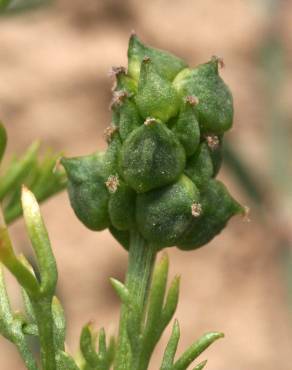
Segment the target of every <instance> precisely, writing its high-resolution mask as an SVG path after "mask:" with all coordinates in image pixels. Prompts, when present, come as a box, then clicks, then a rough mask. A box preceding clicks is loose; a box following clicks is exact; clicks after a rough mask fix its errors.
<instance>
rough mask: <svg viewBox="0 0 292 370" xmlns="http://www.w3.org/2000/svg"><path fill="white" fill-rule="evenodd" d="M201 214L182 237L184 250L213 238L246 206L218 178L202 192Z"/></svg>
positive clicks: (181, 243)
mask: <svg viewBox="0 0 292 370" xmlns="http://www.w3.org/2000/svg"><path fill="white" fill-rule="evenodd" d="M200 202H201V215H200V216H199V217H197V218H193V219H192V221H191V223H190V224H189V225H188V227H187V229H186V230H185V232H184V235H183V236H182V237H181V239H180V241H179V243H178V247H179V248H180V249H183V250H192V249H195V248H198V247H200V246H202V245H204V244H206V243H208V242H209V241H210V240H212V239H213V238H214V237H215V236H216V235H217V234H219V233H220V232H221V230H222V229H223V228H224V227H225V226H226V224H227V222H228V221H229V219H230V218H231V217H232V216H234V215H236V214H239V213H242V214H243V213H244V208H243V207H242V206H241V205H240V204H239V203H237V202H236V201H235V200H234V199H233V198H232V197H231V196H230V194H229V193H228V191H227V189H226V187H225V186H224V185H223V184H222V183H221V182H219V181H217V180H210V181H209V182H208V183H207V184H206V187H204V189H202V192H201V200H200Z"/></svg>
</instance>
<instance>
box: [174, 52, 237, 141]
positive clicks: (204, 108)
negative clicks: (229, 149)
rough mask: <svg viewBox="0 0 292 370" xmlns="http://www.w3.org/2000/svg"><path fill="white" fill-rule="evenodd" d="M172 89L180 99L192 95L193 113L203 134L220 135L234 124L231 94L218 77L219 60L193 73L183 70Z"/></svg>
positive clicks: (191, 70) (204, 65) (200, 66)
mask: <svg viewBox="0 0 292 370" xmlns="http://www.w3.org/2000/svg"><path fill="white" fill-rule="evenodd" d="M173 86H174V87H175V89H176V90H177V91H178V93H179V94H181V95H182V96H185V95H195V96H196V97H197V98H198V99H199V103H198V104H197V105H196V107H195V109H196V113H197V115H198V120H199V123H200V127H201V130H202V132H203V133H207V134H208V133H213V134H222V133H224V132H225V131H227V130H229V129H230V128H231V126H232V121H233V99H232V95H231V92H230V90H229V88H228V87H227V85H226V84H225V83H224V81H223V80H222V79H221V77H220V76H219V74H218V58H213V59H212V60H211V61H210V62H208V63H205V64H201V65H199V66H198V67H196V68H194V69H189V68H187V69H184V70H182V71H181V72H180V73H179V74H178V75H177V76H176V78H175V80H174V82H173Z"/></svg>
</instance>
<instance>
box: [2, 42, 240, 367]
mask: <svg viewBox="0 0 292 370" xmlns="http://www.w3.org/2000/svg"><path fill="white" fill-rule="evenodd" d="M221 65H222V61H221V60H220V58H217V57H213V58H212V59H211V60H210V61H209V62H207V63H205V64H201V65H199V66H197V67H195V68H189V67H188V66H187V64H186V63H185V62H184V61H183V60H181V59H179V58H177V57H176V56H174V55H172V54H170V53H168V52H165V51H161V50H157V49H153V48H150V47H147V46H145V45H144V44H142V43H141V41H140V40H139V39H138V38H137V36H136V35H132V36H131V38H130V41H129V49H128V68H127V69H126V68H123V67H116V68H113V69H112V74H113V75H114V78H115V86H114V88H113V98H112V102H111V110H112V124H111V126H110V127H109V128H108V129H107V130H106V133H105V134H106V139H107V142H108V148H107V150H106V151H105V152H98V151H97V152H95V153H93V154H91V155H87V156H84V157H75V158H62V159H61V164H62V165H63V168H64V169H65V172H66V176H65V173H64V171H62V169H60V168H59V169H58V167H57V169H56V168H55V169H54V163H55V159H56V155H54V154H52V153H51V154H49V155H48V157H47V158H45V160H43V162H42V163H38V160H37V158H36V150H37V149H36V148H35V147H33V148H30V149H29V151H28V153H26V154H25V155H24V157H23V158H20V159H18V160H15V161H13V162H12V163H11V164H10V166H9V167H8V169H7V170H6V172H4V174H3V175H2V177H1V183H0V199H1V202H2V209H3V217H2V218H1V224H0V259H1V261H2V264H4V265H5V266H6V267H7V268H8V269H9V270H10V272H11V273H12V274H13V275H14V276H15V278H16V279H17V280H18V282H19V284H20V286H21V288H22V294H23V300H24V304H25V311H26V312H24V313H20V312H13V311H12V309H11V307H10V303H9V298H8V296H7V292H6V288H5V283H4V279H3V277H1V279H0V332H1V334H2V335H3V336H4V337H5V338H7V339H8V340H10V341H11V342H12V343H14V344H15V345H16V347H17V349H18V351H19V353H20V354H21V356H22V358H23V360H24V363H25V366H26V367H27V369H29V370H36V369H43V370H65V369H69V370H78V369H84V370H93V369H96V370H109V369H112V368H113V369H114V370H146V369H149V366H150V365H149V363H150V360H151V356H152V353H153V351H154V349H155V347H156V345H157V343H158V341H159V339H160V337H161V335H162V333H163V332H164V329H165V328H166V326H167V325H168V324H169V323H170V321H171V320H172V318H173V315H174V312H175V310H176V306H177V303H178V295H179V277H175V278H174V280H173V281H172V282H171V284H170V286H169V288H168V290H167V289H166V286H167V275H168V258H167V256H166V255H164V256H163V257H162V259H161V260H160V262H158V263H157V264H156V265H155V259H156V255H157V252H158V251H160V250H162V249H163V248H166V247H178V248H179V249H181V250H183V251H191V250H195V249H197V248H199V247H202V246H204V245H206V244H207V243H208V242H209V241H210V240H212V239H213V238H214V237H215V236H216V235H217V234H218V233H219V232H221V230H222V229H223V228H224V227H225V226H226V224H227V222H228V220H229V219H230V218H231V217H232V216H233V215H235V214H238V213H243V212H244V209H243V207H242V206H240V205H239V204H238V203H237V202H236V201H235V200H234V199H233V198H232V197H231V196H230V194H229V193H228V191H227V189H226V187H225V186H224V185H223V184H222V183H221V182H220V181H218V180H216V179H215V178H216V176H217V174H218V172H219V170H220V166H221V162H222V144H223V137H224V134H225V132H226V131H227V130H229V129H230V128H231V125H232V119H233V103H232V95H231V93H230V91H229V89H228V87H227V86H226V85H225V83H224V82H223V80H222V79H221V77H220V75H219V68H220V66H221ZM5 145H6V133H5V130H4V128H3V126H0V157H2V155H3V153H4V150H5ZM27 163H29V167H28V164H27ZM32 163H33V164H34V166H32ZM28 168H32V170H30V171H29V170H28ZM66 177H67V188H68V193H69V198H70V202H71V206H72V208H73V210H74V211H75V213H76V215H77V217H78V218H79V220H80V221H81V222H82V223H83V224H84V225H86V226H87V227H88V228H89V229H91V230H94V231H99V230H103V229H106V228H108V229H109V230H110V232H111V234H112V235H113V237H114V238H116V239H117V240H118V242H119V243H120V244H121V245H122V246H123V247H124V248H125V249H126V250H127V251H128V256H129V260H128V271H127V274H126V278H125V281H124V282H120V281H118V280H116V279H113V278H112V279H111V283H112V286H113V288H114V289H115V291H116V293H117V295H118V296H119V298H120V300H121V314H120V323H119V331H118V335H117V337H116V338H114V337H112V338H110V339H109V340H107V339H106V334H105V331H104V330H103V329H100V330H99V332H98V333H95V331H94V328H93V327H92V325H91V324H88V325H85V326H84V328H83V330H82V332H81V336H80V353H78V355H77V356H73V355H72V354H71V353H69V352H68V350H67V348H66V347H65V328H66V325H65V319H64V313H63V309H62V306H61V303H60V302H59V301H58V299H57V298H56V297H55V289H56V284H57V269H56V263H55V259H54V255H53V253H52V250H51V246H50V242H49V238H48V234H47V231H46V228H45V226H44V222H43V220H42V217H41V215H40V210H39V207H38V203H37V200H39V201H41V200H44V199H46V198H47V197H49V196H51V195H52V194H54V193H55V192H57V191H59V190H61V189H62V188H63V187H64V186H65V185H66ZM23 183H25V185H26V187H23V188H22V191H21V189H20V188H21V184H23ZM27 187H29V188H30V189H31V190H32V191H33V192H34V193H35V196H36V197H35V196H34V195H33V193H32V192H31V191H30V190H28V189H27ZM36 199H37V200H36ZM21 208H22V210H23V216H24V220H25V223H26V228H27V232H28V236H29V238H30V240H31V244H32V247H33V249H34V251H35V256H36V260H37V267H35V268H33V267H32V266H31V265H30V264H29V262H28V261H27V260H26V259H25V257H24V256H18V255H16V253H15V251H14V249H13V247H12V243H11V240H10V236H9V234H8V230H7V227H6V224H8V223H9V222H12V221H13V220H14V219H16V218H17V217H19V215H20V214H21ZM194 257H195V256H194ZM1 276H2V275H1ZM29 336H34V337H36V338H37V339H38V341H39V347H40V356H36V357H35V356H34V355H33V353H32V350H31V348H30V346H29V341H28V338H29ZM221 337H223V334H222V333H217V332H210V333H207V334H204V335H203V336H202V337H200V338H199V339H198V340H197V341H196V342H194V343H193V344H192V345H191V346H190V347H189V348H188V349H186V351H185V352H183V353H182V354H181V355H180V356H177V355H176V350H177V346H178V342H179V338H180V329H179V324H178V322H177V321H174V323H173V329H172V333H171V336H170V339H169V341H168V344H167V346H166V349H165V352H164V355H163V356H162V361H161V366H160V367H159V369H160V370H185V369H188V368H189V366H190V365H191V364H193V362H194V360H195V359H196V358H197V357H198V356H199V355H200V354H201V353H202V352H203V351H204V350H205V349H206V348H207V347H208V346H209V345H210V344H212V343H213V342H214V341H215V340H217V339H219V338H221ZM38 357H39V358H38ZM205 365H206V361H204V362H200V363H199V364H197V365H193V366H195V367H194V368H193V369H194V370H200V369H203V368H204V367H205Z"/></svg>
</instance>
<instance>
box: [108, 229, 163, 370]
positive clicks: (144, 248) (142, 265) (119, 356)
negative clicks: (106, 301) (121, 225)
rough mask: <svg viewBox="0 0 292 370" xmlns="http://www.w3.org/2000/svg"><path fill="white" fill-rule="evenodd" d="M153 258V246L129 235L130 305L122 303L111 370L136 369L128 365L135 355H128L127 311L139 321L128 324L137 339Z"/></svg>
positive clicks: (129, 353)
mask: <svg viewBox="0 0 292 370" xmlns="http://www.w3.org/2000/svg"><path fill="white" fill-rule="evenodd" d="M155 257H156V249H155V247H153V246H151V245H149V244H147V243H146V242H145V240H144V239H143V238H142V237H141V236H140V235H139V233H138V232H136V231H133V232H131V240H130V248H129V262H128V271H127V275H126V284H125V285H126V287H127V289H128V290H129V293H130V301H131V306H130V307H129V305H125V304H123V305H122V308H121V316H120V329H119V337H118V344H117V352H116V358H115V365H114V370H130V369H131V370H135V369H134V367H132V366H133V365H130V364H131V363H132V364H133V363H134V362H135V357H136V355H137V354H136V353H133V354H131V347H130V340H129V336H128V322H129V315H130V313H131V312H130V311H132V313H133V314H134V316H135V318H136V319H137V321H138V325H136V323H135V325H134V323H129V324H130V325H131V326H132V327H133V333H132V335H133V336H134V337H136V338H137V339H138V338H139V336H140V330H141V326H142V321H143V318H144V314H145V310H146V307H145V306H146V300H147V296H148V291H149V285H150V280H151V276H152V271H153V266H154V262H155ZM132 324H133V325H132Z"/></svg>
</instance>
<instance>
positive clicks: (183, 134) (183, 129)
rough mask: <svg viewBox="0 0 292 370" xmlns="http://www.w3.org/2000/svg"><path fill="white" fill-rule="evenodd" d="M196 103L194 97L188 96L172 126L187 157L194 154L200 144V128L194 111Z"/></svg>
mask: <svg viewBox="0 0 292 370" xmlns="http://www.w3.org/2000/svg"><path fill="white" fill-rule="evenodd" d="M196 102H197V101H196V99H195V98H194V97H192V96H188V97H187V98H186V99H185V102H184V103H183V104H182V107H181V110H180V113H179V115H178V118H177V120H176V122H175V123H174V124H173V125H172V126H171V130H172V132H173V133H174V134H175V136H176V137H177V138H178V139H179V141H180V143H181V144H182V145H183V147H184V149H185V151H186V155H187V156H190V155H192V154H194V153H195V152H196V150H197V148H198V145H199V143H200V127H199V122H198V120H197V118H196V115H195V110H194V106H195V105H196Z"/></svg>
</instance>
